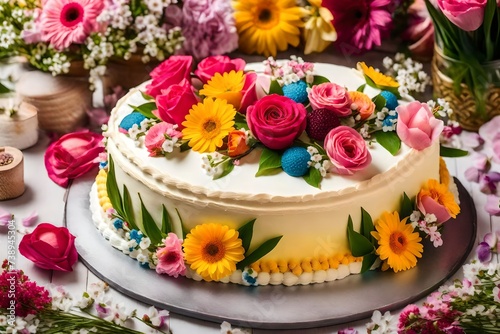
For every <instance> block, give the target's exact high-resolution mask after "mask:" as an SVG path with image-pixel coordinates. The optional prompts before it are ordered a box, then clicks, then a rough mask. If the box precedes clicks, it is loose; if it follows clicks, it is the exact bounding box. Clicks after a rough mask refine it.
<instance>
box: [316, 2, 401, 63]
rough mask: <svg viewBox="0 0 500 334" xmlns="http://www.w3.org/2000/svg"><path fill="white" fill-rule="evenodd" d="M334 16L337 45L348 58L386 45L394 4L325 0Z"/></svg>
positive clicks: (324, 3) (323, 3) (325, 4)
mask: <svg viewBox="0 0 500 334" xmlns="http://www.w3.org/2000/svg"><path fill="white" fill-rule="evenodd" d="M322 5H323V7H326V8H328V9H329V10H330V11H331V12H332V14H333V21H332V23H333V25H334V26H335V30H336V31H337V34H338V39H337V42H336V45H338V47H339V48H340V49H341V51H344V52H345V53H347V54H352V53H356V52H359V51H362V50H370V49H372V48H373V47H374V46H379V45H381V43H382V37H385V36H386V35H387V34H388V33H389V31H390V28H391V24H392V16H391V12H390V8H389V6H390V5H391V0H351V1H339V0H323V2H322Z"/></svg>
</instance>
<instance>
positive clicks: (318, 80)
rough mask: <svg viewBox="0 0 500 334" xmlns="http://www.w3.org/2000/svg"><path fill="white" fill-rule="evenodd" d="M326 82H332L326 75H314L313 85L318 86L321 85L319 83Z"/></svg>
mask: <svg viewBox="0 0 500 334" xmlns="http://www.w3.org/2000/svg"><path fill="white" fill-rule="evenodd" d="M325 82H330V80H328V78H326V77H324V76H321V75H315V76H314V77H313V82H312V85H313V86H316V85H319V84H322V83H325Z"/></svg>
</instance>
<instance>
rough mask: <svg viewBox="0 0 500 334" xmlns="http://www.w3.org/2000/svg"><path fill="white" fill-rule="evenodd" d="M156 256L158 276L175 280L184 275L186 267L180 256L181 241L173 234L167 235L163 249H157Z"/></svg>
mask: <svg viewBox="0 0 500 334" xmlns="http://www.w3.org/2000/svg"><path fill="white" fill-rule="evenodd" d="M156 256H157V257H158V264H157V265H156V272H157V273H158V274H167V275H169V276H173V277H175V278H177V277H178V276H179V275H183V276H184V275H185V273H186V265H185V264H184V257H183V255H182V240H180V239H179V238H178V237H177V235H176V234H175V233H169V234H168V236H167V237H166V238H165V247H161V248H158V250H157V251H156Z"/></svg>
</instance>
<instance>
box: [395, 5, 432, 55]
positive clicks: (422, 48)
mask: <svg viewBox="0 0 500 334" xmlns="http://www.w3.org/2000/svg"><path fill="white" fill-rule="evenodd" d="M402 37H403V39H405V40H407V41H409V42H410V44H409V45H408V49H409V50H410V52H411V53H412V54H413V55H415V56H417V57H419V58H422V59H426V60H427V59H429V60H430V59H431V58H432V55H433V53H434V25H433V24H432V19H431V17H430V16H429V12H428V11H427V8H426V6H425V2H424V0H415V2H413V3H412V4H411V6H410V8H408V27H407V28H406V30H405V31H404V32H403V34H402Z"/></svg>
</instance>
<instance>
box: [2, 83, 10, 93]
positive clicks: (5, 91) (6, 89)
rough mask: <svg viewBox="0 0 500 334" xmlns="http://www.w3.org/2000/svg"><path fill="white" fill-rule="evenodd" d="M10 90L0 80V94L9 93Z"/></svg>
mask: <svg viewBox="0 0 500 334" xmlns="http://www.w3.org/2000/svg"><path fill="white" fill-rule="evenodd" d="M10 92H11V90H10V89H9V88H7V87H6V86H4V85H3V84H2V83H1V82H0V94H6V93H10Z"/></svg>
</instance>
